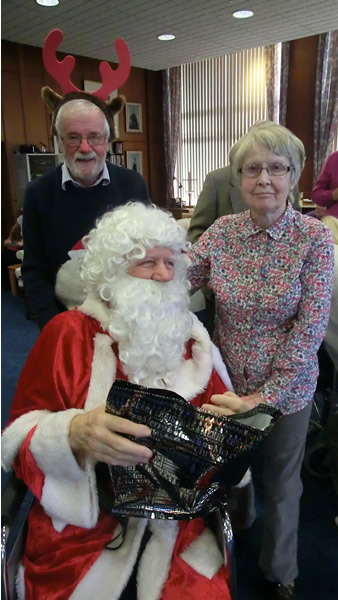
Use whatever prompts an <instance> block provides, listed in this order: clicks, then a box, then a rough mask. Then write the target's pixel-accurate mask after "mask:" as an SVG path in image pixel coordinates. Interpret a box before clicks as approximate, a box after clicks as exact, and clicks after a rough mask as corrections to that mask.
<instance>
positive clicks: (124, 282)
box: [104, 275, 192, 389]
mask: <svg viewBox="0 0 338 600" xmlns="http://www.w3.org/2000/svg"><path fill="white" fill-rule="evenodd" d="M104 288H105V296H106V294H107V292H108V295H110V294H109V292H110V293H111V298H112V300H111V302H110V304H111V306H112V308H111V320H110V325H109V328H108V329H109V333H110V335H111V336H112V337H113V339H114V340H116V341H117V342H118V346H119V358H120V361H121V363H122V365H123V369H124V371H125V373H126V375H127V376H128V379H129V381H131V382H132V383H137V384H140V385H144V386H147V387H157V388H164V387H165V388H169V389H170V388H171V387H172V386H173V384H174V381H175V374H176V371H177V369H178V367H179V366H180V365H181V363H182V362H183V360H184V352H185V344H186V342H187V341H188V340H189V338H190V334H191V327H192V316H191V313H190V311H189V308H188V307H189V292H188V289H189V284H188V283H187V282H184V281H177V280H176V279H174V280H173V281H168V282H159V281H152V280H147V279H138V278H136V277H132V276H130V275H123V276H121V277H119V278H117V279H116V280H115V281H114V283H113V284H106V285H105V286H104ZM107 288H108V289H107ZM108 290H109V291H108Z"/></svg>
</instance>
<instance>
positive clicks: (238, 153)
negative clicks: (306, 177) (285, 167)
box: [229, 121, 306, 185]
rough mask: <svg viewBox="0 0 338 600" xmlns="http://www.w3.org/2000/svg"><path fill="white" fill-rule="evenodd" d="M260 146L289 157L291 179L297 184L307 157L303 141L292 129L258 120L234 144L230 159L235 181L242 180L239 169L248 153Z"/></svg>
mask: <svg viewBox="0 0 338 600" xmlns="http://www.w3.org/2000/svg"><path fill="white" fill-rule="evenodd" d="M259 146H264V147H266V148H269V150H271V152H273V153H274V154H278V155H280V156H287V157H288V158H289V160H290V163H291V167H292V169H291V176H290V181H291V183H292V184H293V185H296V183H297V181H298V179H299V177H300V175H301V172H302V170H303V167H304V164H305V158H306V154H305V148H304V145H303V142H302V141H301V140H300V139H299V138H298V137H297V136H296V135H295V134H294V133H292V131H290V130H289V129H287V128H286V127H284V126H283V125H278V124H277V123H273V122H272V121H259V122H257V123H256V124H254V125H253V126H252V127H251V128H250V129H249V131H248V132H247V133H246V134H245V135H243V136H242V137H241V138H240V139H239V140H238V142H236V144H234V146H232V148H231V150H230V154H229V160H230V166H231V171H232V175H233V177H234V179H235V181H236V182H237V183H238V182H239V181H240V174H239V169H240V168H241V167H242V166H243V161H244V159H245V156H246V154H247V153H248V152H250V151H251V150H253V149H255V148H257V147H259Z"/></svg>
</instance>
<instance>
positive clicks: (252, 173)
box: [238, 162, 292, 178]
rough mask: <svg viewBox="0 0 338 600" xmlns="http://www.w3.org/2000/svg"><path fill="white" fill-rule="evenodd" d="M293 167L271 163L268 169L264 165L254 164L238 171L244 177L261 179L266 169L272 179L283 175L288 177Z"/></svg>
mask: <svg viewBox="0 0 338 600" xmlns="http://www.w3.org/2000/svg"><path fill="white" fill-rule="evenodd" d="M291 168H292V167H289V166H288V165H283V163H278V162H273V163H269V164H268V165H267V166H266V167H263V166H262V165H257V164H252V165H244V167H241V168H240V169H238V172H239V173H241V175H244V177H252V178H254V177H259V176H260V174H261V172H262V171H263V169H265V170H266V171H267V172H268V174H269V175H270V176H272V177H279V176H281V175H286V173H288V172H289V171H290V170H291Z"/></svg>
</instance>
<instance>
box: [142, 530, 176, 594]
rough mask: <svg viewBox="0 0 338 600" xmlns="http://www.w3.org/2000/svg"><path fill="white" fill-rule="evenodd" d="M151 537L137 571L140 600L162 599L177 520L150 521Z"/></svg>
mask: <svg viewBox="0 0 338 600" xmlns="http://www.w3.org/2000/svg"><path fill="white" fill-rule="evenodd" d="M149 527H150V531H151V534H152V535H151V538H150V540H149V542H148V544H147V546H146V548H145V550H144V552H143V554H142V557H141V560H140V564H139V569H138V573H137V598H138V600H160V598H161V595H162V589H163V586H164V584H165V582H166V581H167V579H168V575H169V571H170V567H171V560H172V555H173V551H174V547H175V543H176V538H177V535H178V523H177V521H156V520H154V521H150V522H149Z"/></svg>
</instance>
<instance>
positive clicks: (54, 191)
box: [22, 163, 150, 328]
mask: <svg viewBox="0 0 338 600" xmlns="http://www.w3.org/2000/svg"><path fill="white" fill-rule="evenodd" d="M107 165H108V170H109V176H110V183H109V185H107V186H103V185H102V184H99V185H97V186H94V187H88V188H82V187H75V186H74V185H73V184H72V183H67V184H66V190H63V189H62V187H61V182H62V172H61V166H58V167H57V168H56V169H53V170H52V171H49V172H48V173H46V174H45V175H42V176H41V177H38V178H37V179H34V180H33V181H31V182H30V183H29V184H28V186H27V189H26V193H25V200H24V209H23V215H24V217H23V239H24V248H25V252H24V261H23V266H22V275H23V281H24V287H25V290H26V292H27V296H28V300H29V307H30V310H31V311H32V312H33V314H34V316H35V318H36V320H37V322H38V325H39V327H40V328H42V327H43V326H44V325H45V324H46V323H47V322H48V321H49V320H50V319H51V318H52V317H54V316H55V315H56V314H57V313H59V312H60V311H62V310H65V307H64V306H63V305H62V304H61V303H60V302H59V301H58V300H57V298H56V296H55V292H54V288H55V279H56V273H57V271H58V269H59V268H60V266H61V265H62V264H63V263H64V262H66V260H68V259H69V256H68V252H69V250H71V248H72V247H73V246H74V244H76V242H78V241H79V240H80V239H81V238H82V237H83V236H84V235H86V234H87V233H89V231H90V230H91V229H92V228H93V227H94V226H95V222H96V219H97V218H98V217H100V216H101V215H103V214H104V213H105V212H106V211H107V210H110V209H113V208H115V207H116V206H119V205H121V204H125V203H126V202H128V200H139V201H141V202H144V203H146V204H149V203H150V200H149V196H148V191H147V187H146V184H145V182H144V180H143V178H142V177H141V176H140V175H139V174H138V173H136V172H135V171H132V170H130V169H124V168H122V167H117V166H115V165H112V164H110V163H107Z"/></svg>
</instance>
